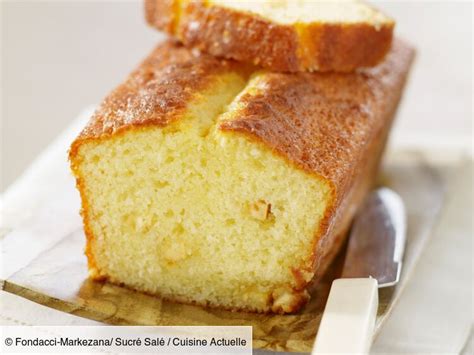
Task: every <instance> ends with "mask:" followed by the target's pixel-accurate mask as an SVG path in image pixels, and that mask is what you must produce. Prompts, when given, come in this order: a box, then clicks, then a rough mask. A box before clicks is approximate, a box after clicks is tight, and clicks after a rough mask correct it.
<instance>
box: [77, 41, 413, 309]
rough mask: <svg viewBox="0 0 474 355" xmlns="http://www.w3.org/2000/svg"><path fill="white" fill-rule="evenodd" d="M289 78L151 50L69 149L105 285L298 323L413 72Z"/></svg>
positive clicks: (399, 62) (405, 57)
mask: <svg viewBox="0 0 474 355" xmlns="http://www.w3.org/2000/svg"><path fill="white" fill-rule="evenodd" d="M411 58H412V51H411V50H410V49H409V48H407V47H406V46H405V45H402V44H397V45H395V46H394V49H393V50H392V52H391V53H390V54H389V56H388V57H387V59H386V61H384V63H382V64H381V65H380V66H378V67H377V68H374V69H370V70H363V71H359V72H357V73H354V74H298V75H294V74H281V73H280V74H279V73H269V72H265V71H257V72H254V71H253V69H252V68H249V67H246V66H245V65H243V64H241V63H237V62H233V61H227V60H219V59H216V58H215V57H212V56H208V55H205V54H199V53H195V52H192V51H189V50H187V49H185V48H184V47H182V46H181V45H178V44H176V43H173V42H167V43H165V44H162V45H160V46H159V47H158V48H156V49H155V50H154V51H153V53H152V54H151V55H150V56H149V57H148V59H146V60H145V62H144V63H143V64H141V65H140V66H139V68H138V69H137V70H136V71H135V72H134V73H132V74H131V76H130V77H129V78H128V79H127V80H126V82H125V83H124V84H122V85H121V86H119V87H118V88H117V89H116V90H115V91H113V92H112V93H111V94H110V95H109V96H108V97H107V98H106V99H105V101H104V102H103V104H102V105H101V106H100V108H99V109H98V110H97V112H96V113H95V114H94V116H93V117H92V119H91V121H90V122H89V123H88V125H87V127H86V128H85V129H84V131H83V132H82V133H81V134H80V135H79V137H78V138H77V139H76V140H75V141H74V142H73V143H72V146H71V149H70V161H71V167H72V170H73V172H74V175H75V176H76V178H77V186H78V188H79V191H80V193H81V198H82V216H83V219H84V229H85V233H86V235H87V245H86V254H87V257H88V260H89V270H90V275H91V276H92V277H93V278H95V279H107V280H109V281H110V282H113V283H117V284H124V285H127V286H128V287H131V288H134V289H136V290H141V291H145V292H148V293H152V294H157V295H160V296H162V297H165V298H168V299H171V300H176V301H180V302H193V303H197V304H202V305H209V306H213V307H223V308H227V309H238V310H248V311H256V312H278V313H287V312H295V311H297V310H298V309H300V308H301V307H302V306H303V305H304V304H305V303H306V301H307V300H308V299H309V297H310V294H309V292H308V289H309V287H310V285H311V282H314V281H315V280H317V279H318V278H319V277H320V275H321V274H322V273H323V272H324V270H325V268H326V267H327V266H328V265H329V263H330V261H331V259H332V258H333V256H334V255H335V253H337V251H338V250H339V247H340V246H341V244H342V242H343V240H344V237H345V235H346V231H347V229H348V227H349V224H350V220H351V218H352V217H353V215H354V213H355V211H356V208H357V206H358V205H359V204H360V202H361V200H362V199H363V197H364V195H365V193H366V192H367V190H368V189H369V188H370V187H371V186H372V184H373V182H374V177H375V174H376V168H377V164H378V162H379V160H380V156H381V152H382V149H383V147H384V143H385V140H386V137H387V134H388V131H389V127H390V124H391V121H392V118H393V115H394V112H395V109H396V107H397V103H398V100H399V98H400V95H401V92H402V88H403V84H404V81H405V78H406V75H407V72H408V69H409V66H410V61H411Z"/></svg>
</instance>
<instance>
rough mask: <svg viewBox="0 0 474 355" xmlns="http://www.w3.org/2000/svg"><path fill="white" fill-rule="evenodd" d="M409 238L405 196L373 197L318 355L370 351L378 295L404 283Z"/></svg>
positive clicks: (354, 234)
mask: <svg viewBox="0 0 474 355" xmlns="http://www.w3.org/2000/svg"><path fill="white" fill-rule="evenodd" d="M405 238H406V217H405V208H404V205H403V201H402V199H401V198H400V196H398V195H397V194H396V193H395V192H394V191H392V190H390V189H388V188H381V189H378V190H376V191H374V192H372V193H371V194H370V195H369V196H368V197H367V199H366V200H365V202H364V203H363V204H362V206H361V207H360V209H359V211H358V213H357V215H356V217H355V219H354V222H353V225H352V228H351V233H350V236H349V243H348V247H347V251H346V259H345V261H344V267H343V271H342V278H341V279H337V280H334V281H333V283H332V285H331V291H330V293H329V297H328V301H327V303H326V307H325V310H324V313H323V316H322V319H321V323H320V326H319V330H318V334H317V337H316V342H315V346H314V348H313V352H312V353H313V354H325V353H358V354H366V353H367V352H368V351H369V349H370V345H371V343H372V336H373V329H374V326H375V318H376V313H377V307H378V291H377V289H378V288H380V287H388V286H393V285H395V284H396V283H397V282H398V281H399V279H400V272H401V267H402V257H403V252H404V249H405Z"/></svg>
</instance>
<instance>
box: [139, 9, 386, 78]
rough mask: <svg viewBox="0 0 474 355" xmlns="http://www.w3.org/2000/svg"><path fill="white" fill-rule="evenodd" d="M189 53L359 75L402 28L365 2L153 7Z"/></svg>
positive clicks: (150, 12) (150, 18)
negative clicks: (196, 51)
mask: <svg viewBox="0 0 474 355" xmlns="http://www.w3.org/2000/svg"><path fill="white" fill-rule="evenodd" d="M145 13H146V19H147V22H148V23H149V24H150V25H151V26H153V27H155V28H157V29H159V30H163V31H166V32H168V33H170V34H172V35H174V36H175V37H177V38H178V39H179V40H180V41H182V42H183V43H184V44H185V45H186V46H190V47H196V48H199V49H200V50H203V51H205V52H207V53H210V54H212V55H215V56H219V57H225V58H231V59H236V60H239V61H245V62H249V63H253V64H256V65H261V66H263V67H265V68H269V69H271V70H274V71H285V72H299V71H341V72H348V71H353V70H354V69H356V68H359V67H366V66H374V65H376V64H377V63H379V62H380V61H381V60H382V59H383V57H384V56H385V54H386V53H387V52H388V51H389V49H390V45H391V42H392V33H393V28H394V21H393V20H392V19H391V18H389V17H387V16H385V15H384V14H382V13H381V12H380V11H378V10H376V9H375V8H373V7H371V6H370V5H368V4H366V3H365V2H362V1H359V0H260V1H256V0H251V1H248V0H244V1H235V0H192V1H191V0H145Z"/></svg>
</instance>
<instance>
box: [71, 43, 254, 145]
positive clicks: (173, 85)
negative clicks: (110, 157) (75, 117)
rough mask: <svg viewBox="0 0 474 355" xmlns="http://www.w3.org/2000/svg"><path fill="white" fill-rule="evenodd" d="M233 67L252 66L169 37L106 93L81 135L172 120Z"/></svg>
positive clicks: (165, 123) (245, 68) (240, 69)
mask: <svg viewBox="0 0 474 355" xmlns="http://www.w3.org/2000/svg"><path fill="white" fill-rule="evenodd" d="M230 70H234V71H236V72H242V73H243V74H245V72H247V71H248V70H249V67H248V66H246V65H244V64H241V63H237V62H234V61H229V60H224V59H217V58H214V57H212V56H209V55H203V54H201V53H199V52H198V51H189V50H187V49H186V48H184V47H183V46H181V45H180V44H178V43H177V42H174V41H167V42H165V43H163V44H161V45H159V46H158V47H156V48H155V49H154V50H153V52H152V53H151V54H150V55H149V56H148V57H147V58H146V59H145V60H144V62H143V63H142V64H141V65H140V66H139V67H138V68H137V69H136V70H135V71H134V72H133V73H132V74H131V75H130V76H129V77H128V79H127V80H126V81H125V82H124V83H123V84H122V85H120V86H119V87H117V88H116V89H115V90H114V91H112V93H111V94H109V95H108V96H107V97H106V98H105V100H104V101H103V102H102V104H101V105H100V106H99V108H98V109H97V111H96V112H95V113H94V115H93V116H92V118H91V120H90V121H89V123H88V125H87V126H86V128H85V129H84V130H83V131H82V133H81V135H80V136H79V137H78V139H77V141H78V140H82V139H87V138H98V137H101V136H103V135H111V134H114V133H116V132H117V131H119V130H122V129H124V128H127V127H132V126H133V127H137V126H144V125H156V126H160V127H165V126H168V125H169V124H170V123H172V122H174V121H176V120H177V119H178V118H179V117H180V114H181V113H182V112H183V110H185V109H186V105H187V104H188V103H189V101H190V100H191V98H192V96H193V94H194V93H196V92H199V91H200V90H202V89H204V88H206V87H207V86H208V85H209V84H210V83H211V82H212V78H213V77H214V76H215V75H218V74H219V73H226V72H229V71H230Z"/></svg>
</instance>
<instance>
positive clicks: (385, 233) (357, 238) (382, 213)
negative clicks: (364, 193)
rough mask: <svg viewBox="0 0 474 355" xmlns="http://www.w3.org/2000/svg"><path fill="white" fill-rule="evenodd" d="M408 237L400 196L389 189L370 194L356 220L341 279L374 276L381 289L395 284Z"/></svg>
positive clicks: (381, 189) (398, 276) (398, 277)
mask: <svg viewBox="0 0 474 355" xmlns="http://www.w3.org/2000/svg"><path fill="white" fill-rule="evenodd" d="M405 238H406V220H405V208H404V205H403V201H402V199H401V198H400V196H399V195H398V194H396V193H395V192H393V191H392V190H390V189H388V188H380V189H378V190H376V191H375V192H373V193H371V194H370V195H369V196H368V197H367V199H366V200H365V202H364V203H363V204H362V206H361V208H360V209H359V212H358V213H357V215H356V218H355V219H354V222H353V225H352V228H351V233H350V237H349V244H348V247H347V252H346V259H345V261H344V267H343V270H342V278H355V277H371V278H374V279H376V280H377V282H378V287H379V288H382V287H388V286H393V285H395V284H396V283H397V282H398V280H399V279H400V272H401V269H402V257H403V252H404V250H405Z"/></svg>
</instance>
